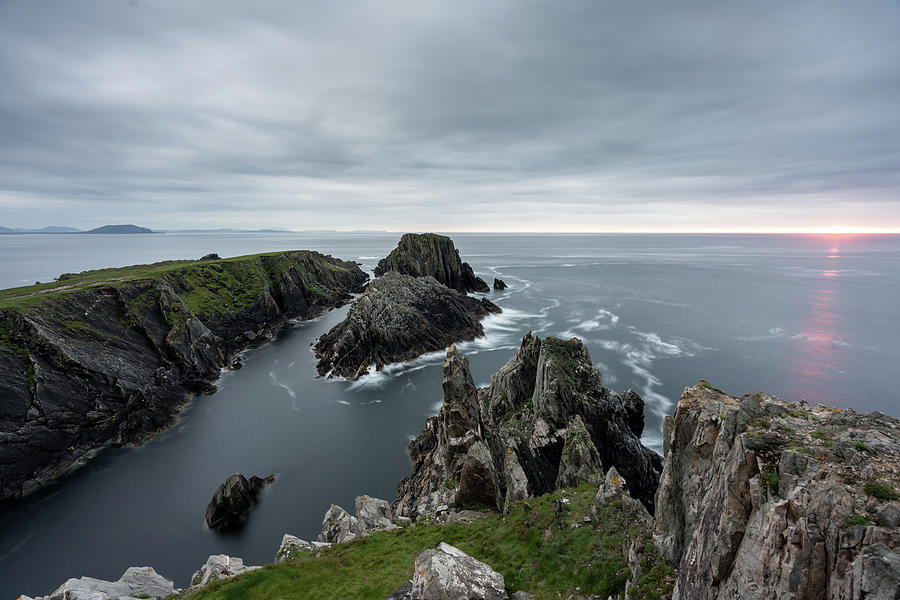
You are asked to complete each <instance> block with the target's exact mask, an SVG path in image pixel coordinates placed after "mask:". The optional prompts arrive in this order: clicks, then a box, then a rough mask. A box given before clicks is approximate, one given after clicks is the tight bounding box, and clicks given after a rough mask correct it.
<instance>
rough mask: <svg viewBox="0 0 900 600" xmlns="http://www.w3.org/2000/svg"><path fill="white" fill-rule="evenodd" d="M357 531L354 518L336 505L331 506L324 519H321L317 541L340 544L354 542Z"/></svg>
mask: <svg viewBox="0 0 900 600" xmlns="http://www.w3.org/2000/svg"><path fill="white" fill-rule="evenodd" d="M357 531H358V526H357V520H356V517H354V516H353V515H351V514H350V513H348V512H347V511H346V510H344V509H343V508H341V507H340V506H338V505H337V504H332V505H331V508H329V509H328V510H327V511H326V512H325V518H324V519H322V533H320V534H319V541H320V542H326V543H329V544H342V543H344V542H349V541H350V540H355V539H356V537H357Z"/></svg>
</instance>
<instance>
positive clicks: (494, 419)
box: [394, 334, 662, 518]
mask: <svg viewBox="0 0 900 600" xmlns="http://www.w3.org/2000/svg"><path fill="white" fill-rule="evenodd" d="M443 388H444V403H443V405H442V407H441V410H440V412H439V413H438V415H437V416H436V417H432V418H430V419H428V421H427V422H426V424H425V430H424V431H423V432H422V433H421V434H419V436H418V437H416V439H415V440H413V441H412V442H411V443H410V445H409V449H410V454H411V457H412V460H413V463H414V464H413V473H412V474H411V475H410V476H409V477H407V478H405V479H404V480H403V481H402V482H401V483H400V485H399V487H398V489H397V500H396V502H395V504H394V512H395V514H398V515H404V516H409V517H413V518H418V517H420V516H422V515H424V514H430V513H435V512H440V511H442V510H446V508H447V507H448V506H450V505H456V506H457V508H461V507H464V506H465V505H469V504H474V505H477V504H487V505H489V506H493V507H494V508H496V509H498V510H503V509H504V508H505V506H506V504H507V503H508V502H511V501H516V500H521V499H522V498H526V497H529V496H538V495H542V494H545V493H547V492H550V491H553V490H555V489H556V488H557V487H558V486H560V485H576V484H579V483H582V482H585V481H596V482H599V480H600V478H602V476H603V472H604V470H605V469H609V468H610V467H615V468H616V469H617V471H618V472H620V473H622V474H623V476H624V480H625V481H627V486H628V490H629V491H630V493H631V495H632V496H634V497H635V498H636V499H638V500H640V501H641V502H642V503H643V504H644V505H645V506H646V507H647V509H648V510H650V511H651V512H652V510H653V495H654V493H655V492H656V487H657V483H658V480H659V473H660V471H661V469H662V463H661V459H660V457H659V456H658V455H657V454H656V453H655V452H653V451H652V450H649V449H647V448H645V447H644V446H642V445H641V443H640V435H641V432H642V429H643V402H642V401H641V399H640V397H639V396H638V395H637V394H635V393H633V392H627V393H625V394H623V395H620V394H614V393H612V392H610V391H609V390H608V389H606V388H604V387H603V381H602V377H601V375H600V373H599V372H598V371H597V370H596V369H595V368H594V367H593V365H592V363H591V357H590V354H589V353H588V350H587V348H585V347H584V345H583V344H582V343H581V341H579V340H577V339H574V338H573V339H571V340H569V341H563V340H559V339H556V338H546V339H544V340H541V339H540V338H536V337H534V336H532V335H531V334H528V335H526V336H525V337H524V338H523V340H522V345H521V347H520V348H519V350H518V352H517V353H516V355H515V356H514V357H513V359H512V360H510V361H509V362H508V363H507V364H506V365H505V366H504V367H502V368H501V369H500V370H499V371H498V372H497V373H496V374H495V375H494V376H493V379H492V382H491V386H490V387H489V388H482V389H476V387H475V384H474V383H473V381H472V376H471V374H470V372H469V363H468V360H467V359H466V358H465V357H463V356H461V355H460V354H459V352H458V351H457V350H456V348H455V346H454V347H451V348H450V350H449V351H448V352H447V360H446V361H445V362H444V377H443Z"/></svg>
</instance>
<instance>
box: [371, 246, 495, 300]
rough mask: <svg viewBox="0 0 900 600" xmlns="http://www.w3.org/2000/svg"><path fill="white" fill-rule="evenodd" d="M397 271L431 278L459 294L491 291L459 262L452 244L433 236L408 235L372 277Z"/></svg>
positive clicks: (384, 259) (469, 268)
mask: <svg viewBox="0 0 900 600" xmlns="http://www.w3.org/2000/svg"><path fill="white" fill-rule="evenodd" d="M389 271H396V272H397V273H402V274H404V275H411V276H413V277H428V276H431V277H434V278H435V279H436V280H437V281H438V282H440V283H442V284H444V285H445V286H447V287H449V288H451V289H454V290H457V291H458V292H462V293H466V292H489V291H490V288H489V287H488V285H487V284H486V283H485V282H484V280H483V279H481V278H480V277H476V276H475V273H474V272H473V271H472V267H471V266H469V263H465V262H462V261H461V260H460V258H459V251H458V250H457V249H456V247H455V246H454V245H453V240H451V239H450V238H448V237H447V236H445V235H437V234H434V233H420V234H417V233H407V234H404V235H403V237H401V238H400V242H399V243H398V244H397V247H396V248H394V249H393V250H392V251H391V253H390V254H388V255H387V256H386V257H385V258H383V259H381V260H380V261H378V266H377V267H375V276H376V277H381V276H382V275H384V274H385V273H388V272H389Z"/></svg>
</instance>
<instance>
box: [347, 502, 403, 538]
mask: <svg viewBox="0 0 900 600" xmlns="http://www.w3.org/2000/svg"><path fill="white" fill-rule="evenodd" d="M355 504H356V532H357V534H359V535H364V534H366V533H368V532H370V531H372V530H373V529H396V528H397V526H396V525H394V522H393V521H392V520H391V504H390V502H388V501H387V500H381V499H379V498H372V497H371V496H359V497H357V498H356V503H355Z"/></svg>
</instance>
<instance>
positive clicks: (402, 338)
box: [314, 271, 500, 379]
mask: <svg viewBox="0 0 900 600" xmlns="http://www.w3.org/2000/svg"><path fill="white" fill-rule="evenodd" d="M498 312H500V308H499V307H498V306H497V305H495V304H493V303H492V302H491V301H490V300H488V299H487V298H481V299H477V298H473V297H471V296H467V295H465V294H463V293H460V292H458V291H456V290H453V289H451V288H449V287H447V286H446V285H443V284H442V283H439V282H438V281H437V280H436V279H434V277H431V276H428V277H412V276H410V275H403V274H400V273H396V272H393V271H392V272H389V273H386V274H385V275H383V276H382V277H380V278H378V279H376V280H374V281H373V282H372V283H370V284H369V286H368V287H367V288H366V291H365V293H364V294H363V295H362V296H360V297H359V298H357V299H356V300H354V301H353V304H352V305H351V306H350V310H349V311H348V312H347V317H346V318H345V319H344V320H343V321H341V322H340V323H338V324H337V325H335V326H334V327H332V328H331V330H330V331H329V332H328V333H326V334H325V335H323V336H322V337H320V338H319V340H318V341H317V342H316V345H315V348H314V350H315V353H316V357H317V359H318V362H317V363H316V370H317V371H318V372H319V374H320V375H327V374H329V373H331V374H333V375H339V376H341V377H347V378H350V379H357V378H359V377H361V376H363V375H365V374H366V373H368V371H369V368H370V367H372V366H374V367H375V368H376V369H381V368H382V367H383V366H385V365H387V364H390V363H396V362H402V361H405V360H411V359H413V358H416V357H417V356H421V355H422V354H425V353H427V352H434V351H437V350H443V349H444V348H446V347H447V346H449V345H450V344H452V343H454V342H458V341H466V340H474V339H475V338H477V337H481V336H483V335H484V328H483V327H482V325H481V322H480V321H481V320H482V319H484V318H485V317H486V316H488V315H489V314H491V313H498Z"/></svg>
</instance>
